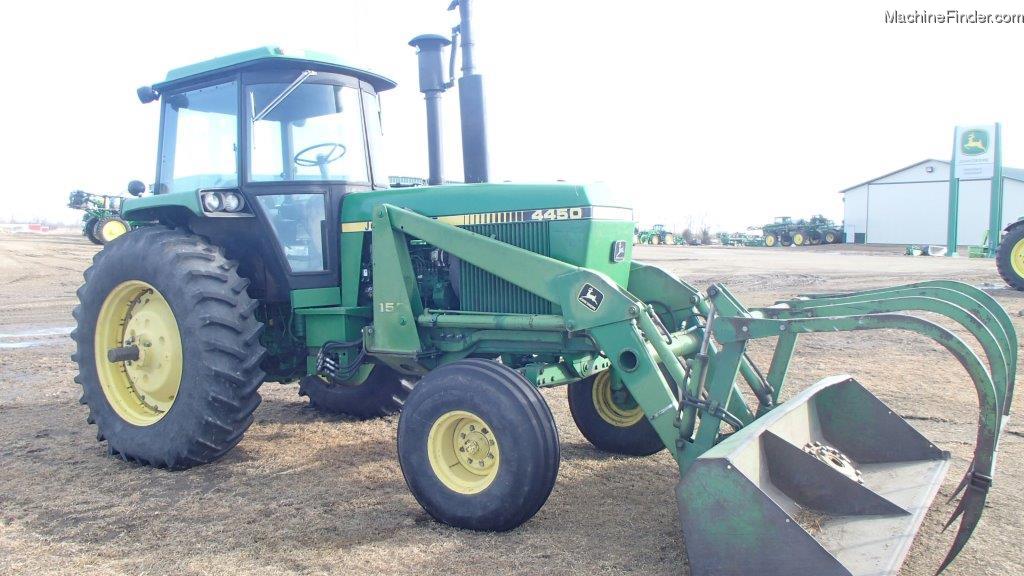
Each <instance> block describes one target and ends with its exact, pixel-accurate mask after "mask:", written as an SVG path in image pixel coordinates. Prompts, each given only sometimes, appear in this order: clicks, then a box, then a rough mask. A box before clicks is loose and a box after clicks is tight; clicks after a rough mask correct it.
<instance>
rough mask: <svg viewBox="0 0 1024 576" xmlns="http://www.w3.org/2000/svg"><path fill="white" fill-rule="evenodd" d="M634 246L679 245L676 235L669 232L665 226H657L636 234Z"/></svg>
mask: <svg viewBox="0 0 1024 576" xmlns="http://www.w3.org/2000/svg"><path fill="white" fill-rule="evenodd" d="M635 237H636V242H634V244H637V243H639V244H650V245H652V246H673V245H675V244H676V243H677V239H676V235H675V233H673V232H669V231H668V230H667V229H666V228H665V225H664V224H655V225H654V226H651V229H650V230H640V231H639V232H637V234H636V236H635Z"/></svg>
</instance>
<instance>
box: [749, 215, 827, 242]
mask: <svg viewBox="0 0 1024 576" xmlns="http://www.w3.org/2000/svg"><path fill="white" fill-rule="evenodd" d="M761 231H762V235H763V237H764V245H765V246H768V247H773V246H778V245H780V244H781V245H782V246H791V245H796V246H806V245H814V244H822V243H824V244H839V243H842V242H843V241H844V239H845V234H844V232H843V229H842V227H841V226H836V224H835V222H833V221H832V220H829V219H828V218H825V217H824V216H822V215H821V214H818V215H815V216H811V218H810V219H808V220H803V219H801V220H797V221H793V219H792V218H790V217H789V216H777V217H776V218H775V221H774V222H772V223H771V224H765V225H764V226H762V227H761Z"/></svg>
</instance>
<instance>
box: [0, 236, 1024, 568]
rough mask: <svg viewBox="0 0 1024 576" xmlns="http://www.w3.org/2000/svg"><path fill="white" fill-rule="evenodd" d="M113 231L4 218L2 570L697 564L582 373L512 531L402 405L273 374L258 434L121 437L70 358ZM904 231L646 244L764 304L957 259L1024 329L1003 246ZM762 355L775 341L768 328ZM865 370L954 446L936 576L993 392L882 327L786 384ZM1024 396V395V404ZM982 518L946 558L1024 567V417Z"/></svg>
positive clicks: (705, 280) (795, 373) (935, 544)
mask: <svg viewBox="0 0 1024 576" xmlns="http://www.w3.org/2000/svg"><path fill="white" fill-rule="evenodd" d="M95 251H96V248H95V247H94V246H92V245H91V244H89V243H88V241H86V240H85V239H83V238H81V237H76V236H42V235H39V236H27V235H26V236H0V574H70V573H74V574H175V575H191V574H196V575H199V574H217V575H233V574H274V575H277V574H293V573H296V574H328V573H331V574H448V573H451V572H453V571H459V572H462V573H466V574H485V573H486V574H522V573H551V574H625V573H637V572H644V573H649V574H686V573H687V569H686V556H685V554H684V549H683V538H682V535H681V534H680V530H679V522H678V519H677V517H676V512H675V502H674V495H673V488H674V485H675V482H676V480H677V473H676V471H675V465H674V463H673V461H672V460H671V458H670V457H669V456H667V455H666V454H665V453H661V454H659V455H656V456H653V457H650V458H642V459H635V458H624V457H617V456H611V455H608V454H604V453H601V452H598V451H596V450H594V449H593V448H592V447H591V446H590V445H589V444H588V443H587V442H586V440H584V439H583V437H582V436H581V435H580V434H579V432H578V431H577V430H576V428H575V425H574V424H573V422H572V418H571V417H570V415H569V410H568V407H567V404H566V402H565V396H564V390H562V389H555V390H546V391H545V392H544V395H545V396H546V397H547V399H548V401H549V403H550V404H551V406H552V409H553V411H554V414H555V418H556V420H557V423H558V426H559V431H560V435H561V441H562V464H561V469H560V471H559V478H558V483H557V485H556V487H555V489H554V492H553V493H552V494H551V497H550V499H549V500H548V502H547V504H546V505H545V506H544V508H542V509H541V511H540V512H539V513H538V514H537V516H535V517H534V518H533V520H531V521H530V522H528V523H527V524H526V525H524V526H522V527H521V528H518V529H516V530H514V531H512V532H509V533H505V534H479V533H473V532H468V531H460V530H456V529H452V528H448V527H446V526H442V525H440V524H437V523H435V522H433V521H432V520H431V519H430V518H429V517H428V516H427V515H426V514H425V513H424V512H423V511H422V510H421V509H420V508H419V506H418V505H417V504H416V502H415V500H413V498H412V496H410V495H409V493H408V492H407V490H406V488H405V485H404V482H403V481H402V476H401V473H400V471H399V469H398V463H397V460H396V455H395V430H396V424H397V418H385V419H381V420H374V421H368V422H356V421H351V420H347V419H344V418H339V417H333V416H323V415H321V414H318V413H316V412H315V411H313V410H311V409H309V408H308V406H307V404H306V402H305V400H304V399H302V398H300V397H299V396H298V395H297V386H296V385H295V384H290V385H277V384H268V385H266V386H265V387H264V388H263V389H262V393H263V404H262V405H261V406H260V408H259V409H258V411H257V413H256V422H255V423H254V424H253V426H252V428H250V429H249V432H248V433H247V435H246V436H245V439H244V440H243V441H242V442H241V444H239V445H238V447H237V448H236V449H235V450H233V451H232V452H231V453H230V454H228V455H227V456H226V457H224V458H223V459H221V460H220V461H218V462H216V463H213V464H210V465H206V466H201V467H199V468H195V469H192V470H188V471H185V472H165V471H160V470H151V469H147V468H141V467H138V466H135V465H130V464H126V463H124V462H121V461H120V460H115V459H112V458H109V457H108V456H107V455H106V450H105V445H103V444H102V443H99V442H96V440H95V434H96V430H95V428H94V427H92V426H89V425H87V424H86V422H85V416H86V409H85V407H83V406H80V405H79V404H78V402H77V399H78V396H79V395H80V392H79V390H78V389H77V385H76V384H74V382H73V381H72V378H73V376H74V373H75V369H74V366H73V364H72V363H71V361H70V359H69V355H70V353H71V351H72V344H71V342H70V339H69V338H68V337H67V332H68V331H69V330H70V327H71V324H72V320H71V308H72V307H73V306H74V303H75V295H74V291H75V289H76V288H77V287H78V285H79V283H80V282H81V272H82V270H83V269H84V268H85V267H86V266H87V265H88V263H89V261H90V258H91V256H92V254H93V253H95ZM901 252H902V248H896V247H864V246H838V247H833V246H818V247H805V248H789V249H782V248H776V249H765V248H723V247H714V246H709V247H644V248H640V249H638V250H637V259H639V260H644V261H647V262H651V263H656V264H658V265H660V266H663V267H665V268H667V269H669V270H671V271H673V272H675V273H676V274H678V275H679V276H681V277H682V278H683V279H685V280H687V281H689V282H691V283H693V284H695V285H697V286H700V287H706V286H707V285H708V284H709V283H711V282H722V283H724V284H726V285H727V286H729V287H730V289H731V290H732V291H733V292H734V293H735V294H736V295H737V296H739V297H740V298H741V299H742V300H743V301H744V302H745V303H746V304H748V305H764V304H769V303H771V302H773V301H774V300H775V299H777V298H781V297H784V296H787V295H792V294H795V293H800V292H819V291H830V290H832V291H835V290H848V289H861V288H869V287H879V286H886V285H893V284H899V283H905V282H911V281H918V280H924V279H933V278H951V279H957V280H962V281H966V282H970V283H972V284H975V285H978V286H981V287H983V288H985V289H986V290H987V291H988V292H989V293H991V294H992V295H993V296H995V297H996V298H997V299H998V300H999V301H1000V302H1001V303H1002V304H1003V305H1004V306H1005V307H1006V308H1007V310H1008V311H1009V312H1010V313H1011V315H1012V316H1013V320H1014V322H1015V323H1016V324H1017V328H1018V331H1021V332H1024V330H1022V329H1024V318H1020V317H1018V312H1020V311H1021V309H1022V308H1024V294H1021V293H1018V292H1013V291H1011V290H1007V289H1005V288H1004V287H1003V284H1002V282H1001V281H1000V279H999V277H998V276H997V274H996V272H995V266H994V263H993V262H992V261H990V260H988V261H986V260H969V259H966V258H959V259H949V258H908V257H904V256H901V255H900V253H901ZM752 354H753V356H754V358H755V360H766V359H767V358H768V355H769V354H770V348H769V347H768V346H766V345H763V344H761V343H757V345H755V346H754V347H753V350H752ZM836 373H850V374H852V375H854V376H855V377H857V378H858V379H859V380H860V381H861V382H862V383H864V384H865V385H867V386H868V388H869V389H871V390H872V391H873V392H874V393H876V394H877V395H878V396H879V397H880V398H881V399H882V400H883V401H884V402H886V403H888V404H889V405H890V406H893V407H895V408H896V409H897V410H898V411H899V412H900V413H901V414H903V415H904V416H905V417H907V418H908V419H910V421H911V422H912V424H913V425H914V426H916V427H917V428H918V429H919V430H921V431H922V432H923V433H924V434H925V435H927V436H929V437H930V438H932V439H933V440H934V441H935V442H937V443H938V444H939V445H940V446H941V447H943V448H945V449H947V450H950V451H951V452H952V453H953V456H954V462H953V466H952V470H951V472H950V474H949V476H948V477H947V480H946V483H945V484H944V485H943V487H942V489H941V491H940V495H939V497H938V498H936V503H935V505H934V506H933V508H932V510H931V512H930V513H929V514H928V516H927V518H926V519H925V524H924V526H923V528H922V530H921V533H920V535H919V536H918V539H917V541H916V543H915V545H914V547H913V549H912V550H911V553H910V556H909V558H908V560H907V562H906V564H905V565H904V568H903V571H902V574H905V575H921V576H925V575H928V576H930V575H931V574H932V573H933V572H934V569H935V567H937V565H938V563H939V561H940V560H941V558H942V556H943V555H944V554H945V551H946V549H947V548H948V546H949V543H950V542H951V540H952V533H951V532H947V533H944V534H943V533H941V532H940V529H941V524H942V522H943V521H944V520H945V518H946V517H947V516H948V515H949V513H950V512H951V511H952V506H950V505H947V504H946V503H945V500H946V498H945V496H948V495H949V494H950V492H951V490H952V489H953V488H954V485H955V483H956V481H957V480H958V479H959V478H960V476H961V475H962V473H963V471H964V469H965V468H966V465H967V463H968V459H969V457H970V453H971V450H972V447H973V438H974V426H975V422H976V400H975V399H974V394H973V392H972V390H971V388H970V384H969V380H968V379H967V377H966V374H965V373H964V371H963V369H962V368H960V366H959V365H958V364H956V363H955V361H954V360H953V359H952V357H951V356H949V355H948V354H947V353H945V352H944V351H942V350H940V349H939V348H938V347H937V346H936V345H934V344H932V343H931V342H930V341H926V340H924V339H923V338H918V337H915V336H907V335H905V334H903V333H896V332H882V333H877V334H872V335H871V336H865V335H864V333H860V334H857V333H846V334H830V335H825V336H816V337H814V338H804V339H803V340H802V342H801V346H800V347H799V348H798V352H797V355H796V357H795V360H794V364H793V366H792V368H791V370H790V381H789V383H790V387H789V389H788V390H787V394H792V393H793V392H794V391H796V390H798V389H800V388H801V387H803V386H806V385H808V384H811V383H813V382H815V381H817V380H818V379H820V378H822V377H824V376H827V375H830V374H836ZM1018 411H1019V410H1018ZM1007 430H1008V434H1007V435H1006V436H1005V437H1004V439H1003V442H1002V444H1001V451H1000V457H999V465H1000V466H999V474H998V475H997V478H996V483H995V485H994V487H993V489H992V492H991V494H990V497H989V505H988V509H987V510H986V513H985V516H984V518H983V519H982V523H981V526H980V527H979V528H978V530H977V531H976V532H975V537H974V539H973V540H972V541H971V543H970V544H969V545H968V547H967V549H966V550H965V551H964V552H963V553H962V554H961V555H960V558H959V559H958V560H957V561H956V562H955V563H954V565H953V566H952V567H951V568H950V570H949V571H948V572H947V573H948V574H951V575H953V574H957V575H959V574H971V575H982V574H993V575H995V574H998V575H1005V574H1024V549H1022V547H1021V546H1020V544H1019V536H1020V535H1021V534H1022V533H1024V501H1022V500H1024V496H1022V494H1024V492H1022V490H1021V488H1022V487H1024V467H1022V466H1021V463H1022V461H1024V460H1022V457H1024V443H1022V436H1024V428H1022V427H1021V426H1020V425H1019V424H1018V423H1017V422H1016V421H1014V420H1011V422H1010V425H1009V427H1008V429H1007Z"/></svg>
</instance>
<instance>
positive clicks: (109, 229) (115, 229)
mask: <svg viewBox="0 0 1024 576" xmlns="http://www.w3.org/2000/svg"><path fill="white" fill-rule="evenodd" d="M126 232H128V227H127V226H125V225H124V222H120V221H118V220H111V221H110V222H107V223H106V224H104V225H103V228H102V229H101V230H100V236H101V237H102V238H103V239H104V240H106V241H107V242H110V241H111V240H113V239H114V238H117V237H118V236H121V235H122V234H124V233H126Z"/></svg>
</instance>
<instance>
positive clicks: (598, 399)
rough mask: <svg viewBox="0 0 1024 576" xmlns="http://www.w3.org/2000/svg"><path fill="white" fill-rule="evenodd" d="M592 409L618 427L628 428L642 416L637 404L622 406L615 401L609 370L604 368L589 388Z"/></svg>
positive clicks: (642, 413) (642, 412) (641, 410)
mask: <svg viewBox="0 0 1024 576" xmlns="http://www.w3.org/2000/svg"><path fill="white" fill-rule="evenodd" d="M591 390H592V394H593V399H594V409H596V410H597V415H598V416H600V417H601V419H602V420H604V421H605V422H607V423H609V424H611V425H612V426H616V427H618V428H629V427H630V426H632V425H634V424H636V423H637V422H639V421H640V419H641V418H643V417H644V411H643V409H642V408H640V407H639V406H633V407H632V408H623V407H622V406H620V405H619V404H618V403H616V402H615V397H614V396H613V391H612V377H611V372H609V371H608V370H605V371H604V372H601V373H600V374H598V375H597V377H596V378H594V385H593V387H592V388H591Z"/></svg>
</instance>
